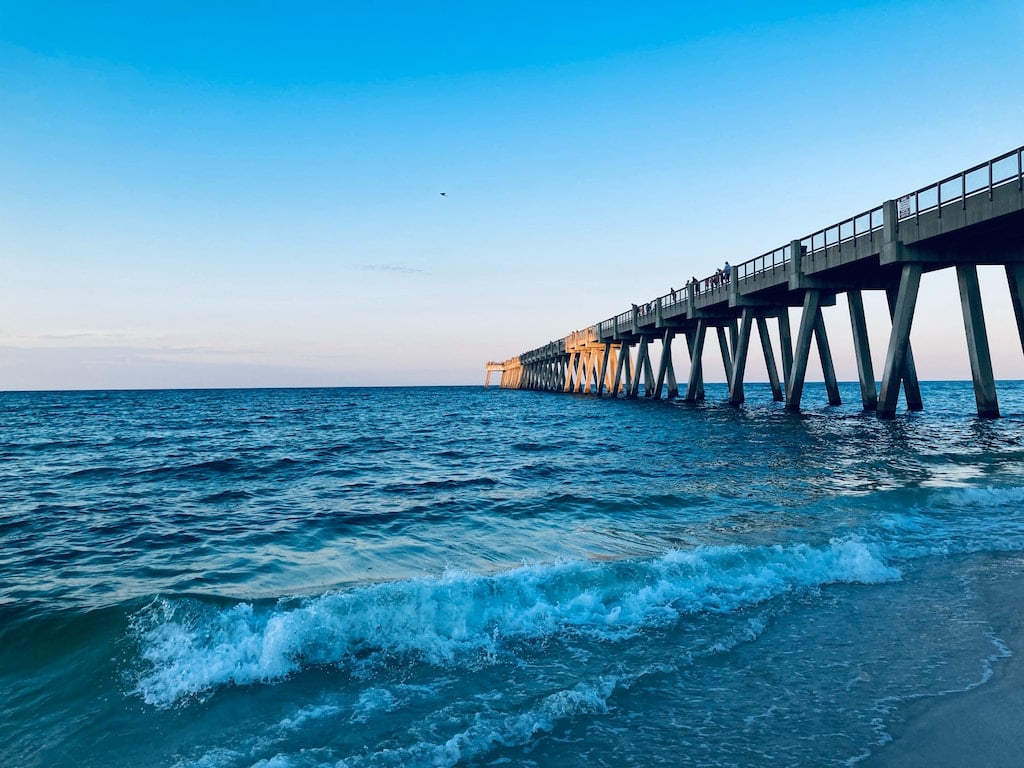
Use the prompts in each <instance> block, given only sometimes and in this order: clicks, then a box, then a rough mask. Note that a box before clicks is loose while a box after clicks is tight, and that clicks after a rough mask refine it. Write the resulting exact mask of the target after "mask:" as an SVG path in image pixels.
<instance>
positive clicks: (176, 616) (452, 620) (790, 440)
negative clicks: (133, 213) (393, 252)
mask: <svg viewBox="0 0 1024 768" xmlns="http://www.w3.org/2000/svg"><path fill="white" fill-rule="evenodd" d="M923 392H924V398H925V407H926V409H927V410H926V411H924V412H923V413H915V414H909V415H902V416H900V417H899V418H897V419H896V420H894V421H880V420H878V419H877V418H875V417H874V416H872V415H870V414H868V415H864V414H861V413H860V412H859V407H858V406H857V403H858V402H859V395H858V390H857V387H856V385H847V386H844V388H843V395H844V400H845V401H846V402H848V403H852V405H848V406H840V407H836V408H829V407H826V406H823V405H816V404H822V403H824V402H825V397H824V393H823V391H821V390H820V389H819V388H818V387H816V386H814V385H810V386H808V388H807V390H806V392H805V395H804V403H805V406H806V408H805V412H804V413H803V414H802V415H800V416H794V415H792V414H787V413H785V412H784V411H783V410H782V408H781V406H779V405H777V404H773V403H771V402H770V393H768V391H767V388H766V387H760V386H758V385H748V402H747V404H746V405H745V406H744V407H743V408H739V409H737V408H731V407H729V406H728V405H726V404H725V403H724V400H725V392H724V389H722V388H716V387H715V386H709V387H708V400H707V402H706V403H704V404H701V405H688V404H685V403H667V402H654V401H647V400H639V401H622V400H609V399H606V398H605V399H598V398H593V397H587V396H566V395H552V394H543V393H532V392H514V391H506V390H500V389H491V390H486V391H485V390H483V389H481V388H475V387H466V388H433V389H431V388H427V389H423V388H396V389H318V390H251V391H167V392H81V393H3V394H0V413H2V421H0V424H2V428H0V499H2V505H0V574H2V582H0V758H2V760H0V762H2V763H3V764H4V765H17V766H138V765H146V766H182V767H184V766H203V767H208V768H220V767H222V766H223V767H225V768H226V767H228V766H231V767H234V766H263V767H266V768H271V767H273V768H283V767H285V766H351V767H353V768H354V767H355V766H433V765H442V766H445V765H479V766H485V765H486V766H490V765H516V766H520V765H536V766H604V765H606V766H622V765H644V766H647V765H673V766H679V765H681V766H686V765H693V766H735V765H741V766H745V765H757V766H789V765H794V766H796V765H816V766H819V765H820V766H827V765H835V766H840V765H851V764H855V763H856V762H857V761H858V760H859V759H861V758H863V757H864V756H865V755H867V754H869V753H871V752H872V751H877V749H878V748H879V746H880V745H883V744H884V743H885V742H886V741H887V740H888V738H889V735H888V734H889V728H890V726H891V725H892V723H893V722H894V719H895V718H896V717H898V712H899V708H900V706H901V704H903V703H906V702H908V701H912V700H914V699H916V698H919V697H922V696H934V695H954V694H955V692H957V691H962V690H965V689H967V688H970V687H972V686H975V685H978V684H983V683H984V681H985V680H986V679H987V677H988V676H989V674H990V673H991V669H992V666H993V665H994V664H998V663H1000V660H1001V659H1003V658H1005V657H1006V655H1007V654H1008V650H1007V648H1006V645H1005V644H1004V642H1003V640H1002V639H1001V638H1000V637H999V636H998V634H997V633H996V632H995V631H994V629H993V624H992V617H990V616H987V615H986V613H985V609H984V607H983V606H982V605H981V604H980V602H979V601H978V600H977V599H976V598H975V596H974V589H973V587H974V586H975V585H977V584H978V582H979V581H980V580H990V579H998V578H1002V577H1004V576H1009V575H1013V574H1016V573H1019V572H1021V571H1022V570H1024V482H1022V477H1024V385H1022V384H1021V383H1016V382H1009V383H1000V385H999V396H1000V403H1001V406H1002V409H1003V413H1004V418H1002V419H998V420H979V419H977V418H976V417H975V416H973V415H972V412H973V409H974V399H973V393H972V391H971V388H970V384H969V383H932V384H927V383H926V384H924V385H923Z"/></svg>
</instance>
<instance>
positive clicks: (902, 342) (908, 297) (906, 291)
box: [878, 264, 921, 419]
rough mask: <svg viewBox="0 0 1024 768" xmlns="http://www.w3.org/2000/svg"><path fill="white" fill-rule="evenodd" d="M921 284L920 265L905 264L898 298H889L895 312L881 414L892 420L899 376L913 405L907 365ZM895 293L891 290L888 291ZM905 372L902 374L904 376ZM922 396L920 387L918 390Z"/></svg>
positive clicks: (880, 408)
mask: <svg viewBox="0 0 1024 768" xmlns="http://www.w3.org/2000/svg"><path fill="white" fill-rule="evenodd" d="M920 287H921V265H920V264H905V265H904V266H903V271H902V273H901V274H900V285H899V292H898V293H897V295H896V298H895V301H892V299H891V298H890V307H891V312H892V330H891V331H890V332H889V347H888V350H887V351H886V354H885V372H884V373H883V374H882V388H881V391H880V392H879V394H878V415H879V416H881V417H882V418H886V419H891V418H893V417H895V416H896V402H897V400H898V399H899V394H900V379H901V378H902V379H903V382H904V384H903V386H904V391H905V392H906V394H907V405H908V407H909V405H910V392H911V386H910V380H911V376H910V375H909V369H910V367H912V365H913V364H912V362H911V363H910V365H908V359H909V354H910V327H911V325H912V324H913V322H914V308H915V306H916V305H917V292H918V290H919V289H920ZM889 296H890V297H891V296H892V292H891V291H890V292H889ZM901 374H902V375H901ZM913 383H914V385H916V384H917V371H916V370H915V371H914V373H913ZM918 396H920V390H918Z"/></svg>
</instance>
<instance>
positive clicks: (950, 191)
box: [896, 147, 1024, 221]
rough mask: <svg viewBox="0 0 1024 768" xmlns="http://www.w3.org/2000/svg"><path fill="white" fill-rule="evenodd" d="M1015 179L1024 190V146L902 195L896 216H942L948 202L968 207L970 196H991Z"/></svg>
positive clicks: (903, 217)
mask: <svg viewBox="0 0 1024 768" xmlns="http://www.w3.org/2000/svg"><path fill="white" fill-rule="evenodd" d="M1012 182H1016V183H1017V189H1024V147H1021V148H1019V149H1015V150H1011V151H1010V152H1007V153H1006V154H1004V155H1000V156H999V157H996V158H993V159H992V160H989V161H988V162H987V163H981V164H979V165H976V166H974V167H973V168H968V169H967V170H965V171H961V172H960V173H957V174H954V175H953V176H948V177H947V178H945V179H943V180H942V181H937V182H935V183H934V184H929V185H928V186H926V187H921V189H917V190H914V191H913V192H910V193H909V194H906V195H903V197H901V198H899V199H898V200H897V201H896V216H897V218H898V220H899V221H903V220H904V219H909V218H915V219H916V218H919V217H920V216H921V214H922V213H928V212H929V211H938V213H939V216H940V217H941V216H942V209H943V208H944V207H946V206H948V205H953V204H955V203H960V205H961V207H966V205H967V198H969V197H974V196H975V195H980V194H983V193H986V192H987V193H988V196H989V199H991V198H992V190H994V189H996V188H997V187H1002V186H1004V185H1006V184H1010V183H1012Z"/></svg>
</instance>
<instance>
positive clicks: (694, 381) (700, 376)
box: [685, 320, 708, 403]
mask: <svg viewBox="0 0 1024 768" xmlns="http://www.w3.org/2000/svg"><path fill="white" fill-rule="evenodd" d="M707 330H708V326H707V321H706V320H698V321H697V330H696V331H694V333H693V343H692V344H689V343H688V346H689V347H690V376H689V380H688V382H687V385H686V398H685V399H686V402H688V403H692V402H695V401H696V400H703V399H704V372H703V363H702V362H701V360H702V357H703V355H704V337H705V336H707ZM686 340H687V342H689V341H690V338H689V336H688V337H687V339H686Z"/></svg>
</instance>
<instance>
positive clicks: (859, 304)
mask: <svg viewBox="0 0 1024 768" xmlns="http://www.w3.org/2000/svg"><path fill="white" fill-rule="evenodd" d="M846 303H847V304H848V305H849V307H850V325H851V326H852V327H853V353H854V355H855V356H856V358H857V378H858V379H860V399H861V402H862V403H863V404H864V410H865V411H874V410H876V409H877V408H878V391H877V390H876V389H875V369H874V367H873V366H872V364H871V345H870V343H869V342H868V324H867V320H866V319H865V317H864V297H863V296H862V295H861V292H860V291H849V292H848V293H847V294H846Z"/></svg>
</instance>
